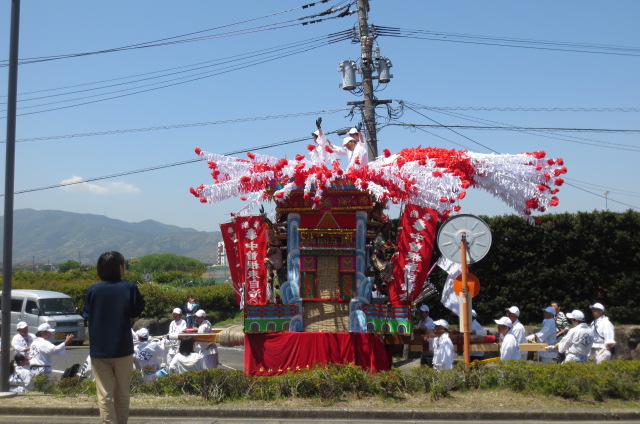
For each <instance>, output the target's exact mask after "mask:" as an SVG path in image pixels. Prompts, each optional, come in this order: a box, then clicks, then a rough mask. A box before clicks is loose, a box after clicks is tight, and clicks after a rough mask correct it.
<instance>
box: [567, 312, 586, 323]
mask: <svg viewBox="0 0 640 424" xmlns="http://www.w3.org/2000/svg"><path fill="white" fill-rule="evenodd" d="M567 318H569V319H577V320H578V321H584V314H583V313H582V311H578V310H577V309H575V310H573V311H571V312H569V313H568V314H567Z"/></svg>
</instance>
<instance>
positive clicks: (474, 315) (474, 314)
mask: <svg viewBox="0 0 640 424" xmlns="http://www.w3.org/2000/svg"><path fill="white" fill-rule="evenodd" d="M471 316H472V317H474V318H475V317H477V316H478V314H476V311H475V309H472V310H471Z"/></svg>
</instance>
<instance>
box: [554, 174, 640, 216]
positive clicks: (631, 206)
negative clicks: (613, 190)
mask: <svg viewBox="0 0 640 424" xmlns="http://www.w3.org/2000/svg"><path fill="white" fill-rule="evenodd" d="M564 183H565V184H566V185H568V186H571V187H573V188H577V189H578V190H582V191H584V192H586V193H589V194H593V195H594V196H598V197H600V198H602V199H606V200H607V201H609V202H614V203H618V204H620V205H623V206H628V207H630V208H631V209H635V210H639V209H640V208H639V207H638V206H633V205H630V204H628V203H624V202H620V201H618V200H614V199H611V198H609V197H607V196H603V195H601V194H598V193H594V192H592V191H590V190H587V189H585V188H582V187H578V186H577V185H575V184H571V183H568V182H567V181H565V182H564Z"/></svg>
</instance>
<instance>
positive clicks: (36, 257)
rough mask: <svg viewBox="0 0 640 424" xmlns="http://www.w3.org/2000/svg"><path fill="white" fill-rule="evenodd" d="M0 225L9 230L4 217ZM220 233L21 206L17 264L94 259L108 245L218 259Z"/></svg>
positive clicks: (132, 252)
mask: <svg viewBox="0 0 640 424" xmlns="http://www.w3.org/2000/svg"><path fill="white" fill-rule="evenodd" d="M0 231H3V232H2V234H4V222H3V220H0ZM221 239H222V238H221V235H220V232H205V231H197V230H194V229H192V228H182V227H177V226H174V225H166V224H162V223H160V222H157V221H153V220H146V221H142V222H136V223H131V222H125V221H120V220H118V219H111V218H107V217H106V216H102V215H92V214H80V213H73V212H63V211H53V210H34V209H18V210H16V211H14V215H13V263H14V264H25V263H28V264H31V263H36V264H43V263H49V264H56V263H62V262H66V261H68V260H74V261H79V262H81V263H86V264H94V263H95V262H96V261H97V259H98V256H100V254H101V253H103V252H106V251H109V250H117V251H119V252H121V253H122V254H123V255H124V256H125V257H126V258H132V257H139V256H145V255H148V254H151V253H175V254H177V255H182V256H188V257H191V258H194V259H198V260H199V261H202V262H205V263H208V264H213V263H215V262H216V257H217V253H216V252H217V245H218V242H219V241H221Z"/></svg>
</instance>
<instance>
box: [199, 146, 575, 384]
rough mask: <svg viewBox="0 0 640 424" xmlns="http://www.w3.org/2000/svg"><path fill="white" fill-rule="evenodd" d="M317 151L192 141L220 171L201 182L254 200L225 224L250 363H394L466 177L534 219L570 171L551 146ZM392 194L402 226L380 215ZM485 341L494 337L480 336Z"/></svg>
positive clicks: (204, 195) (207, 192) (218, 192)
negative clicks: (276, 152) (345, 161)
mask: <svg viewBox="0 0 640 424" xmlns="http://www.w3.org/2000/svg"><path fill="white" fill-rule="evenodd" d="M309 151H310V154H309V157H307V156H305V155H301V154H298V155H296V156H295V158H293V159H287V158H276V157H272V156H266V155H260V154H254V153H247V158H236V157H232V156H226V155H221V154H216V153H210V152H206V151H204V150H201V149H200V148H196V149H195V152H196V154H197V155H199V156H200V157H201V158H202V159H203V161H204V162H205V163H206V164H207V166H208V167H209V169H210V173H211V177H212V178H213V183H212V184H208V185H204V184H203V185H200V186H199V187H197V188H191V189H190V191H191V193H192V194H193V195H194V196H195V197H197V198H198V199H199V200H200V202H202V203H218V202H222V201H224V200H227V199H231V198H240V199H242V200H244V201H246V202H247V205H246V206H245V207H244V208H242V209H241V210H240V211H238V212H237V213H235V214H232V219H231V222H228V223H223V224H221V225H220V228H221V231H222V237H223V242H224V245H225V249H226V252H227V257H228V262H229V266H230V273H231V277H232V280H233V285H234V289H235V291H236V300H237V302H238V304H239V306H240V308H242V309H243V310H244V341H243V343H244V347H245V350H244V352H245V353H244V369H245V372H246V373H248V374H254V375H275V374H282V373H286V372H289V371H298V370H303V369H309V368H313V367H314V366H315V365H317V364H325V363H352V364H355V365H358V366H361V367H362V368H364V369H367V370H370V371H371V372H376V371H381V370H388V369H390V366H391V361H390V355H389V347H390V346H393V344H394V343H414V342H411V340H412V339H414V338H413V337H412V334H413V330H414V329H413V328H412V319H411V317H412V308H415V304H416V303H417V302H420V301H421V300H423V299H424V298H425V296H426V295H428V293H429V292H430V290H432V289H433V287H432V286H430V283H428V282H427V278H426V277H427V274H428V273H429V270H430V265H431V264H430V261H431V257H432V250H433V247H434V241H435V236H436V224H437V223H438V222H439V221H440V222H445V221H447V219H448V218H449V216H453V215H456V214H457V213H458V211H460V209H461V206H460V204H459V203H460V201H461V200H462V199H464V197H465V195H466V193H467V190H469V189H482V190H485V191H488V192H489V193H491V194H492V195H493V196H495V197H496V198H499V199H501V200H502V201H503V202H505V203H506V204H507V205H509V206H511V207H512V208H513V209H514V210H515V211H516V212H517V213H518V214H520V215H521V216H522V217H523V218H524V219H526V220H528V221H529V222H531V223H535V221H536V218H534V216H533V214H534V213H542V212H545V211H546V210H547V209H548V208H549V207H552V206H556V205H557V204H558V197H557V196H556V193H557V192H558V191H559V188H558V187H559V186H561V185H562V183H563V179H562V178H561V175H562V174H564V173H566V171H567V168H566V166H564V163H563V160H562V159H549V158H546V154H545V152H542V151H537V152H531V153H520V154H481V153H473V152H469V151H466V150H448V149H442V148H422V147H418V148H409V149H404V150H401V151H400V152H398V153H395V154H392V153H391V152H390V151H388V150H386V149H385V150H384V155H382V156H380V157H378V158H377V159H375V160H373V161H371V162H369V163H368V164H367V165H362V166H361V165H360V164H358V163H356V164H354V165H352V166H351V167H350V168H349V169H347V170H344V169H342V168H341V166H340V165H341V163H340V159H339V158H338V156H337V154H336V152H334V151H333V150H332V149H331V148H330V147H329V146H324V149H323V148H322V147H317V146H315V145H309ZM265 202H274V203H275V219H272V220H270V219H268V218H267V217H266V215H265V214H264V213H258V214H255V215H251V212H252V211H253V210H254V209H255V208H257V207H259V206H261V205H262V204H263V203H265ZM390 203H393V204H399V205H400V206H401V215H400V219H399V221H400V222H399V226H398V227H397V228H394V227H393V225H391V223H390V222H389V219H388V217H387V216H386V215H385V214H384V212H385V209H386V206H387V205H388V204H390ZM452 214H453V215H452ZM371 270H374V271H375V272H373V273H372V272H371ZM381 294H384V296H381ZM214 336H218V334H216V335H214ZM455 337H456V336H453V337H452V339H453V341H454V344H456V345H458V346H460V342H459V340H457V339H456V338H455ZM216 340H218V341H220V339H219V338H217V339H216ZM483 342H488V343H494V342H495V338H494V337H493V336H484V337H476V338H474V339H473V340H472V343H483ZM415 343H420V344H422V341H421V338H420V339H419V341H418V342H415Z"/></svg>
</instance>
